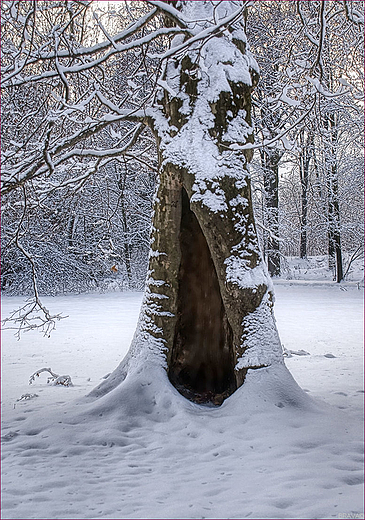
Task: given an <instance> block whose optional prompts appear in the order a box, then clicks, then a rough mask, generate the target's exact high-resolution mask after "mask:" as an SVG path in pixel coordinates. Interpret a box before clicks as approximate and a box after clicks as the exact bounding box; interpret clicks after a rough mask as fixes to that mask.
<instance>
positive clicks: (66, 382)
mask: <svg viewBox="0 0 365 520" xmlns="http://www.w3.org/2000/svg"><path fill="white" fill-rule="evenodd" d="M42 372H48V373H49V374H51V375H50V377H48V379H47V384H49V383H52V385H55V386H56V385H62V386H73V384H72V381H71V377H70V376H67V375H65V376H59V375H58V374H55V373H54V372H52V370H51V369H50V368H41V369H39V370H37V371H36V372H34V374H32V375H31V376H30V378H29V384H30V385H31V384H32V383H33V382H34V381H35V378H36V377H39V375H40V374H41V373H42Z"/></svg>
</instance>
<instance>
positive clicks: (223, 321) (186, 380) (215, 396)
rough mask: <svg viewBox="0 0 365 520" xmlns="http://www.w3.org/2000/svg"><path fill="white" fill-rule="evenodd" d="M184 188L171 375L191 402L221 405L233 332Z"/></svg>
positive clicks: (227, 391) (229, 385) (230, 371)
mask: <svg viewBox="0 0 365 520" xmlns="http://www.w3.org/2000/svg"><path fill="white" fill-rule="evenodd" d="M182 191H183V193H182V216H181V233H180V246H181V264H180V271H179V293H178V320H177V324H176V330H175V338H174V345H173V349H172V355H171V361H170V366H169V378H170V381H171V382H172V384H173V385H174V386H175V387H176V388H177V390H178V391H179V392H180V393H181V394H182V395H184V396H185V397H187V398H188V399H190V400H191V401H195V402H199V403H208V402H210V403H213V404H216V405H219V404H221V403H222V402H223V400H224V399H225V398H226V397H228V396H229V395H231V394H232V393H233V392H234V391H235V390H236V388H237V385H236V379H235V375H234V356H233V345H232V330H231V327H230V325H229V323H228V320H227V317H226V313H225V309H224V305H223V302H222V297H221V294H220V289H219V283H218V278H217V274H216V270H215V267H214V264H213V260H212V257H211V254H210V250H209V247H208V244H207V241H206V239H205V237H204V235H203V232H202V230H201V228H200V225H199V223H198V220H197V218H196V216H195V215H194V213H193V212H192V211H191V209H190V204H189V198H188V195H187V193H186V191H185V189H183V190H182Z"/></svg>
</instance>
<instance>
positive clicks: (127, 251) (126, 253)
mask: <svg viewBox="0 0 365 520" xmlns="http://www.w3.org/2000/svg"><path fill="white" fill-rule="evenodd" d="M124 169H125V172H124V175H123V174H122V173H120V176H119V180H118V188H119V192H120V193H119V197H120V199H119V200H120V217H121V221H122V229H123V259H124V265H125V269H126V272H127V278H128V287H129V288H131V287H132V266H131V247H130V243H129V233H128V221H127V211H126V206H125V183H126V178H127V166H126V164H125V166H124Z"/></svg>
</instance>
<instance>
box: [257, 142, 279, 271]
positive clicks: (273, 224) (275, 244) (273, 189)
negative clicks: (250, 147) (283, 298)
mask: <svg viewBox="0 0 365 520" xmlns="http://www.w3.org/2000/svg"><path fill="white" fill-rule="evenodd" d="M281 157H282V153H281V152H279V151H278V150H274V149H269V150H262V151H261V163H262V167H263V171H264V187H265V199H266V214H267V227H268V229H269V233H268V235H267V248H266V250H267V266H268V270H269V273H270V275H271V276H279V275H280V244H279V240H278V238H279V162H280V159H281Z"/></svg>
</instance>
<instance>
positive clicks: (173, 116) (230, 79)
mask: <svg viewBox="0 0 365 520" xmlns="http://www.w3.org/2000/svg"><path fill="white" fill-rule="evenodd" d="M182 8H183V9H189V10H188V14H189V15H190V16H194V18H195V19H199V20H201V19H203V13H202V10H204V18H207V19H211V20H212V19H213V18H214V17H217V16H221V17H224V16H227V14H230V13H231V12H232V10H234V9H235V6H234V5H232V3H231V2H222V3H221V4H220V5H219V6H218V8H216V7H214V6H213V5H212V4H211V3H210V2H204V3H203V2H183V3H182ZM195 9H196V10H197V12H196V13H194V14H192V11H194V10H195ZM201 23H203V22H201ZM235 27H236V28H235V29H232V28H231V29H230V34H229V36H227V34H225V33H221V34H219V35H216V36H214V37H212V38H211V39H209V40H207V41H206V42H205V43H204V45H203V46H202V45H201V44H199V45H197V46H196V48H190V49H189V50H188V51H185V53H184V54H183V55H182V56H181V55H175V56H174V58H172V59H171V61H169V62H168V64H167V66H166V70H165V74H164V76H163V78H162V82H163V85H164V91H161V93H160V94H159V96H158V98H157V103H158V106H157V108H156V109H155V110H154V111H153V113H152V114H153V117H151V119H152V121H153V124H152V127H153V130H154V132H155V134H156V136H157V140H158V144H159V155H160V164H161V169H160V179H159V186H158V191H157V194H156V200H155V205H154V217H153V227H152V238H151V250H150V259H149V270H148V276H147V285H146V291H145V297H144V303H143V306H142V310H141V314H140V320H139V324H138V327H137V331H136V334H135V337H134V340H133V343H132V346H131V349H130V351H129V353H128V355H127V356H126V358H125V360H124V361H123V362H122V364H121V365H120V367H119V368H118V369H117V370H116V371H115V372H114V373H113V374H112V375H111V376H110V377H109V378H108V379H107V380H106V381H105V383H103V384H102V385H101V386H100V387H98V388H97V389H96V390H95V391H94V392H93V394H92V395H94V396H98V397H100V396H102V395H104V394H105V393H107V392H109V391H110V390H113V389H114V388H115V387H116V386H118V385H119V384H120V382H121V381H122V380H125V383H123V385H124V389H125V392H127V388H129V389H132V388H133V392H132V390H131V392H130V393H129V394H128V395H129V397H128V399H127V398H126V397H124V402H125V403H126V402H128V403H132V402H134V403H137V400H138V406H139V407H140V406H141V402H143V403H145V405H143V406H146V409H150V408H149V407H150V406H152V405H151V402H150V401H151V398H150V397H149V398H148V399H147V398H146V399H143V398H142V394H143V395H147V393H148V392H149V393H148V395H149V396H151V395H152V392H153V391H152V390H151V388H155V389H156V388H157V386H158V385H159V384H160V385H163V388H164V390H163V391H161V390H159V391H158V392H157V390H155V393H154V394H153V395H154V396H155V397H154V398H153V399H154V400H156V399H157V400H159V401H160V402H161V399H162V400H163V399H165V400H167V401H168V402H169V403H171V398H169V397H166V396H167V395H168V393H169V392H170V391H171V388H173V387H175V388H176V389H177V390H178V391H179V392H180V394H182V395H183V396H184V397H186V398H187V399H189V400H191V401H194V402H197V403H210V404H213V405H220V404H221V403H222V402H223V400H224V399H226V398H227V397H228V396H230V395H231V394H232V393H234V392H235V390H236V389H237V388H239V387H240V386H241V385H242V384H243V383H244V382H245V380H246V378H247V376H248V373H250V374H251V373H253V372H255V373H256V372H260V371H262V370H264V371H265V370H274V373H275V374H276V373H277V372H275V370H276V369H277V367H280V370H281V371H282V372H280V373H281V374H284V373H287V371H286V369H285V366H284V363H283V358H282V347H281V343H280V340H279V336H278V333H277V330H276V325H275V320H274V317H273V311H272V307H273V294H272V286H271V281H270V277H269V275H268V273H267V270H266V267H265V264H264V262H263V259H262V257H261V254H260V251H259V246H258V239H257V235H256V228H255V223H254V217H253V209H252V200H251V187H250V179H249V175H248V172H247V169H246V166H247V162H248V160H249V159H250V158H251V155H252V152H251V150H250V149H245V148H243V149H242V147H245V145H247V144H248V143H250V142H252V128H251V118H250V112H251V95H250V93H251V90H252V88H253V86H254V84H255V83H256V82H257V77H258V75H257V72H256V70H257V66H256V64H255V61H254V60H253V58H252V57H251V55H250V54H249V53H248V52H247V51H246V42H245V36H244V32H243V28H242V26H240V27H237V24H235ZM200 29H201V28H200ZM179 43H181V40H176V41H174V42H173V46H174V45H178V44H179ZM273 367H276V369H274V368H273ZM133 373H134V374H138V378H137V377H136V378H133V377H132V376H131V374H133ZM265 373H266V372H265ZM127 375H128V377H127ZM273 377H276V376H273ZM167 378H168V379H167ZM137 379H138V382H137ZM284 379H285V377H284ZM168 380H169V383H168ZM141 382H143V384H142V383H141ZM289 386H290V385H289ZM289 386H288V388H289ZM159 388H160V387H159ZM285 392H286V390H285V391H284V393H285ZM136 393H137V396H138V397H136ZM157 393H158V394H159V397H158V398H157V397H156V395H157ZM126 395H127V394H124V396H126ZM163 396H165V397H163ZM147 401H148V404H147ZM167 401H166V402H167ZM164 402H165V401H164ZM125 406H129V408H128V413H135V412H134V409H133V406H132V404H130V405H127V404H125ZM136 406H137V404H136ZM166 406H167V405H166ZM166 406H165V408H166ZM161 413H162V414H163V413H165V412H163V411H161Z"/></svg>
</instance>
